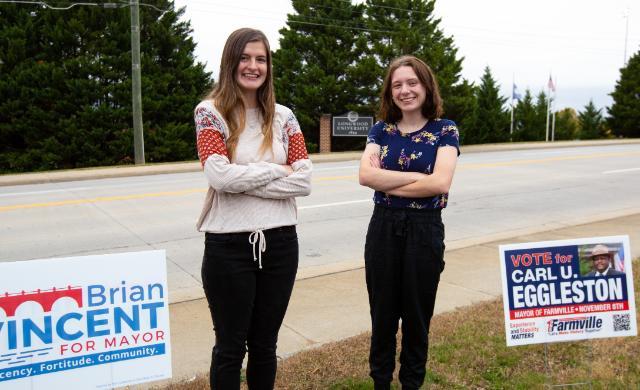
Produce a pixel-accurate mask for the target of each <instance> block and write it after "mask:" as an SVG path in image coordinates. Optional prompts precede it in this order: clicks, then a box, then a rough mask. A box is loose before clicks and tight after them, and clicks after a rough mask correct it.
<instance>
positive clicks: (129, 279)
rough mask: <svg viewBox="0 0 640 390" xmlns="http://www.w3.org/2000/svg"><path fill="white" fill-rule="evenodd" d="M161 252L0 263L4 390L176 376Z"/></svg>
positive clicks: (74, 386) (1, 377)
mask: <svg viewBox="0 0 640 390" xmlns="http://www.w3.org/2000/svg"><path fill="white" fill-rule="evenodd" d="M167 293H168V289H167V272H166V260H165V252H164V251H146V252H135V253H120V254H112V255H96V256H83V257H69V258H60V259H46V260H33V261H18V262H13V263H0V389H12V390H14V389H15V390H20V389H108V388H112V387H118V386H126V385H131V384H136V383H142V382H148V381H153V380H159V379H166V378H170V377H171V343H170V340H169V307H168V296H167Z"/></svg>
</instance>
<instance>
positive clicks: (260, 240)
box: [249, 229, 267, 269]
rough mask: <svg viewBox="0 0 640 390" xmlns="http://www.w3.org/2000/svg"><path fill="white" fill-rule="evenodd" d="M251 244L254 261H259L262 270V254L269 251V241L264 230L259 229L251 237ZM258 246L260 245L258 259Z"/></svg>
mask: <svg viewBox="0 0 640 390" xmlns="http://www.w3.org/2000/svg"><path fill="white" fill-rule="evenodd" d="M249 244H251V245H253V261H258V268H260V269H262V252H264V251H266V250H267V240H266V239H265V238H264V233H263V232H262V230H260V229H258V230H256V231H255V232H252V233H251V234H250V235H249ZM256 244H258V256H257V257H256Z"/></svg>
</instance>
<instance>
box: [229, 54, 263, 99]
mask: <svg viewBox="0 0 640 390" xmlns="http://www.w3.org/2000/svg"><path fill="white" fill-rule="evenodd" d="M267 62H268V61H267V49H266V47H265V46H264V43H262V42H261V41H255V42H248V43H247V45H246V46H245V47H244V50H243V51H242V55H241V56H240V61H239V62H238V67H237V69H236V82H237V83H238V86H239V87H240V89H241V90H242V92H243V93H245V94H247V93H250V94H255V93H256V92H257V91H258V88H260V87H261V86H262V84H264V82H265V80H266V79H267V70H268V69H267V67H268V63H267Z"/></svg>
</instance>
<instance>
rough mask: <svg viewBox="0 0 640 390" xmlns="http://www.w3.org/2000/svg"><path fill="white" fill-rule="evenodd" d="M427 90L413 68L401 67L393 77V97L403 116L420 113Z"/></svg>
mask: <svg viewBox="0 0 640 390" xmlns="http://www.w3.org/2000/svg"><path fill="white" fill-rule="evenodd" d="M426 95H427V89H426V88H425V87H424V85H422V83H421V82H420V79H419V78H418V76H417V75H416V72H415V71H414V70H413V68H412V67H411V66H401V67H399V68H398V69H396V70H395V71H394V72H393V75H392V76H391V97H392V99H393V102H394V103H395V105H396V106H398V108H399V109H400V111H402V114H403V115H406V114H408V113H412V112H416V111H418V112H420V111H421V109H422V105H423V104H424V101H425V99H426Z"/></svg>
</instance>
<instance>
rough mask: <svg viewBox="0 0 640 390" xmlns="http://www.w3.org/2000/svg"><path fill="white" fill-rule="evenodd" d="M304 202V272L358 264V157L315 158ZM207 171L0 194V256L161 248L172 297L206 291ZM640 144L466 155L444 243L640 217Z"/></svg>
mask: <svg viewBox="0 0 640 390" xmlns="http://www.w3.org/2000/svg"><path fill="white" fill-rule="evenodd" d="M313 186H314V188H313V193H312V195H311V196H309V197H307V198H302V199H300V200H299V203H298V204H299V217H300V225H299V236H300V243H301V260H300V267H301V271H300V274H299V276H302V277H304V276H310V275H316V274H323V273H327V272H332V271H337V270H344V269H350V268H356V267H358V266H360V265H361V264H362V248H363V241H364V233H365V229H366V225H367V223H368V219H369V216H370V214H371V210H372V205H371V201H370V198H371V191H370V190H368V189H366V188H362V187H360V186H359V185H358V183H357V161H342V162H332V163H317V164H316V165H315V173H314V181H313ZM205 188H206V184H205V181H204V179H203V177H202V174H201V173H198V172H188V173H179V174H164V175H155V176H139V177H127V178H116V179H103V180H88V181H77V182H65V183H51V184H38V185H22V186H5V187H1V188H0V261H16V260H28V259H38V258H48V257H66V256H76V255H84V254H93V253H113V252H123V251H137V250H145V249H165V250H166V251H167V257H168V260H169V261H168V267H169V268H168V272H169V285H170V288H171V294H170V296H171V300H172V301H173V302H176V301H181V300H185V299H191V298H196V297H200V296H201V287H200V262H201V255H202V247H203V245H202V235H201V234H200V233H197V232H195V230H194V222H195V219H196V216H197V215H198V213H199V209H200V206H201V203H202V199H203V197H204V191H205ZM637 194H640V145H638V144H628V145H610V146H589V147H577V148H576V147H572V148H558V149H544V150H520V151H494V152H483V153H469V154H463V155H462V156H461V158H460V161H459V165H458V169H457V173H456V177H455V179H454V183H453V187H452V190H451V196H450V199H451V201H450V206H449V208H447V210H446V211H445V213H444V218H445V224H446V226H447V237H448V239H447V245H448V248H450V249H453V248H462V247H466V246H469V245H471V244H475V243H480V242H486V241H490V240H497V239H500V238H504V237H513V236H516V235H518V234H530V233H533V232H538V231H545V230H550V229H553V228H559V227H562V226H570V225H575V224H579V223H585V222H589V221H592V220H602V219H607V218H612V217H616V216H620V215H628V214H633V213H638V212H640V202H639V201H638V195H637Z"/></svg>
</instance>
